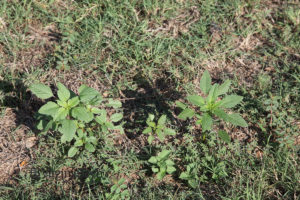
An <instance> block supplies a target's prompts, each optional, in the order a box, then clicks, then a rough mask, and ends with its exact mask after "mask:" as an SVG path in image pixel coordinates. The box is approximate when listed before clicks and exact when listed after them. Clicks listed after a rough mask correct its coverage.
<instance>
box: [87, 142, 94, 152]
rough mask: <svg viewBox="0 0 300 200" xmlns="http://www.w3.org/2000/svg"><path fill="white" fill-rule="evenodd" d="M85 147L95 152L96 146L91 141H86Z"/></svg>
mask: <svg viewBox="0 0 300 200" xmlns="http://www.w3.org/2000/svg"><path fill="white" fill-rule="evenodd" d="M85 149H86V150H88V151H89V152H94V151H95V147H94V145H92V144H91V143H86V144H85Z"/></svg>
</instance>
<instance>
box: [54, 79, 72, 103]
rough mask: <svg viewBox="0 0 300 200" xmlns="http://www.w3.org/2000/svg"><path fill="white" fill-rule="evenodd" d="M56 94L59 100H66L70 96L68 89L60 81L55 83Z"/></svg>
mask: <svg viewBox="0 0 300 200" xmlns="http://www.w3.org/2000/svg"><path fill="white" fill-rule="evenodd" d="M57 88H58V91H57V96H58V98H59V99H60V100H61V101H67V100H68V99H69V98H70V95H71V94H70V91H69V90H68V88H66V87H65V86H64V85H63V84H62V83H59V82H58V83H57Z"/></svg>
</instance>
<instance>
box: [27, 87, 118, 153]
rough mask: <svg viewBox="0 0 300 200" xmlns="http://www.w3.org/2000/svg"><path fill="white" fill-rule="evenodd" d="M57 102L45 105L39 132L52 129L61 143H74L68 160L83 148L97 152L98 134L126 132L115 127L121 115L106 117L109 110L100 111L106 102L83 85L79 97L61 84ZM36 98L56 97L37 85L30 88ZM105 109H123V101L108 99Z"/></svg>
mask: <svg viewBox="0 0 300 200" xmlns="http://www.w3.org/2000/svg"><path fill="white" fill-rule="evenodd" d="M57 88H58V90H57V97H58V98H57V100H56V102H54V101H48V102H47V103H46V104H45V105H43V106H42V107H41V108H40V109H39V111H38V114H39V115H40V121H39V123H38V126H37V128H38V129H39V130H41V131H43V132H47V131H48V130H50V129H52V130H54V131H59V132H60V133H61V134H62V136H61V142H62V143H66V142H72V141H74V145H73V146H72V147H71V148H70V149H69V151H68V156H69V157H73V156H75V155H76V154H77V152H78V151H79V150H80V148H83V147H84V149H86V150H87V151H89V152H94V151H95V146H96V145H97V137H95V136H96V135H95V132H99V130H100V132H103V133H108V132H109V130H113V129H114V130H116V129H118V130H120V131H121V132H122V131H123V128H122V126H120V125H118V126H115V125H114V123H115V122H119V121H121V120H122V118H123V114H122V113H115V114H113V115H111V116H110V118H109V117H108V116H107V113H106V110H105V109H103V108H102V109H101V108H100V107H101V106H102V105H103V101H104V100H103V98H102V96H101V94H100V93H99V92H98V91H97V90H95V89H93V88H90V87H88V86H86V85H81V86H80V88H79V89H78V93H79V94H78V95H76V94H75V93H74V92H73V91H71V90H69V89H68V88H66V87H65V86H64V85H63V84H62V83H57ZM30 90H31V91H32V93H33V94H35V95H36V96H37V97H39V98H41V99H49V98H51V97H54V94H53V93H52V91H51V88H50V87H49V86H46V85H44V84H41V83H38V84H33V85H31V86H30ZM106 106H111V107H113V108H120V107H121V106H122V104H121V102H120V101H116V100H112V99H109V100H108V103H107V104H106Z"/></svg>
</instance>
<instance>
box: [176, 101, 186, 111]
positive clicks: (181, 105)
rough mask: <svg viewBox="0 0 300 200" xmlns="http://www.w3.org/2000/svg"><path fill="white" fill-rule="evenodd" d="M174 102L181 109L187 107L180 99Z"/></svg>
mask: <svg viewBox="0 0 300 200" xmlns="http://www.w3.org/2000/svg"><path fill="white" fill-rule="evenodd" d="M175 104H176V105H177V106H178V107H179V108H181V109H182V110H184V109H186V107H187V106H186V105H185V104H183V103H181V102H180V101H175Z"/></svg>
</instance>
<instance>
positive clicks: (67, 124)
mask: <svg viewBox="0 0 300 200" xmlns="http://www.w3.org/2000/svg"><path fill="white" fill-rule="evenodd" d="M61 125H62V126H61V128H60V129H59V131H60V132H61V133H62V134H63V135H62V137H61V142H62V143H65V142H66V141H67V142H70V141H71V140H72V139H73V138H74V136H75V132H76V124H75V121H74V120H67V119H66V120H63V121H62V123H61Z"/></svg>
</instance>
